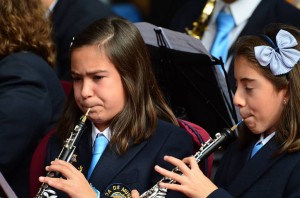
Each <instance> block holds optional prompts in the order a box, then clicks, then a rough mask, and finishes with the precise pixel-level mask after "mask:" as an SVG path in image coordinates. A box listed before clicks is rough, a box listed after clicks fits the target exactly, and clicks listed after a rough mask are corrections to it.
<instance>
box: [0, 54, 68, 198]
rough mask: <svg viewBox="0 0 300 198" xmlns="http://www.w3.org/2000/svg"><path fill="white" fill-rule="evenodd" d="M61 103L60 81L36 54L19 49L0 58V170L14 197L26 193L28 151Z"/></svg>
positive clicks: (52, 121)
mask: <svg viewBox="0 0 300 198" xmlns="http://www.w3.org/2000/svg"><path fill="white" fill-rule="evenodd" d="M64 104H65V94H64V91H63V88H62V86H61V84H60V81H59V79H58V78H57V75H56V74H55V71H54V70H53V68H51V67H50V65H49V64H48V63H47V62H46V61H45V60H44V59H42V58H41V57H40V56H37V55H36V54H33V53H31V52H20V53H14V54H11V55H9V56H6V57H4V58H3V59H2V60H0V125H1V128H0V145H1V149H0V171H1V172H2V174H3V175H4V177H5V179H6V180H7V182H8V183H9V185H10V186H11V187H12V189H13V190H14V191H15V193H16V195H17V196H18V197H28V196H29V186H28V183H29V166H30V160H31V155H32V153H33V151H34V149H35V147H36V146H37V144H38V141H39V140H40V139H41V138H42V137H43V136H44V135H45V134H46V133H47V132H49V131H50V130H51V129H52V128H54V126H55V124H56V122H57V121H58V120H59V118H60V115H61V113H62V110H63V106H64Z"/></svg>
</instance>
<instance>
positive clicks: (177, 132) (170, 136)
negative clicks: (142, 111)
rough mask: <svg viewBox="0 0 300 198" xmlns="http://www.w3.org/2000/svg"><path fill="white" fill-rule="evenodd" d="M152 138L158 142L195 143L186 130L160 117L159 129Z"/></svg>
mask: <svg viewBox="0 0 300 198" xmlns="http://www.w3.org/2000/svg"><path fill="white" fill-rule="evenodd" d="M152 139H153V140H154V141H157V142H159V141H162V142H166V141H167V142H181V143H183V144H190V145H193V141H192V137H191V136H190V135H189V133H188V132H187V131H186V130H184V129H183V128H180V127H179V126H176V125H174V124H172V123H169V122H166V121H163V120H160V119H159V120H158V122H157V129H156V131H155V133H154V135H153V137H152Z"/></svg>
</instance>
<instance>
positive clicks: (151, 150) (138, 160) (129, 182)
mask: <svg viewBox="0 0 300 198" xmlns="http://www.w3.org/2000/svg"><path fill="white" fill-rule="evenodd" d="M91 131H92V128H91V126H88V128H87V130H86V131H85V132H84V133H83V136H82V138H81V140H80V142H79V145H78V146H77V149H76V151H75V154H77V162H75V163H73V165H74V166H75V167H76V168H78V167H80V166H82V167H83V169H82V173H83V174H84V175H85V176H87V172H88V169H89V166H90V163H91V159H92V139H91ZM61 148H62V143H61V142H60V141H59V140H58V138H56V136H53V137H51V139H50V141H49V143H48V148H47V156H46V164H45V165H47V164H49V163H50V161H51V160H54V159H55V158H56V157H57V156H58V155H59V153H60V151H61ZM193 153H194V150H193V142H192V139H191V136H190V135H189V134H188V133H187V132H186V131H185V130H183V129H182V128H179V127H176V126H174V125H172V124H170V123H167V122H165V121H162V120H159V121H158V126H157V129H156V131H155V133H154V134H153V136H152V137H150V138H149V139H147V140H145V141H143V142H142V143H140V144H138V145H130V148H129V150H128V151H127V152H126V153H125V154H124V155H122V156H119V155H117V154H116V153H114V152H113V151H112V150H111V148H110V147H109V145H108V146H107V147H106V150H105V151H104V153H103V154H102V156H101V158H100V160H99V162H98V164H97V165H96V167H95V169H94V172H93V173H92V175H91V178H90V179H89V182H90V183H91V184H92V185H93V186H94V187H95V188H96V189H98V190H99V191H100V192H101V197H103V196H104V194H103V193H104V191H105V189H106V188H107V187H108V186H109V185H111V184H123V185H126V186H127V187H128V188H130V190H132V189H137V190H138V191H139V192H140V193H143V192H145V191H146V190H149V189H150V188H151V187H152V186H154V185H155V184H156V182H157V181H159V180H160V179H162V176H161V175H160V174H159V173H157V172H156V171H155V170H154V166H155V165H160V166H162V167H165V168H167V169H169V170H171V169H172V167H171V165H170V164H169V163H167V162H165V161H164V160H163V157H164V156H165V155H170V156H175V157H177V158H179V159H183V158H184V157H187V156H190V155H192V154H193ZM58 197H64V196H61V195H59V196H58ZM167 197H172V198H177V197H185V196H184V195H183V194H181V193H178V192H168V194H167Z"/></svg>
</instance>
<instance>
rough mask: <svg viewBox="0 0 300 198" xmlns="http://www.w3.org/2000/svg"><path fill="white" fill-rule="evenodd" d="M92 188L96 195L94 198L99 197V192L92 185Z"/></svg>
mask: <svg viewBox="0 0 300 198" xmlns="http://www.w3.org/2000/svg"><path fill="white" fill-rule="evenodd" d="M92 188H93V190H94V191H95V192H96V194H97V196H96V198H100V192H99V190H97V189H96V188H95V187H94V186H92Z"/></svg>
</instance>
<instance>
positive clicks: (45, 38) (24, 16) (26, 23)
mask: <svg viewBox="0 0 300 198" xmlns="http://www.w3.org/2000/svg"><path fill="white" fill-rule="evenodd" d="M0 5H1V6H0V59H2V58H3V57H5V56H7V55H9V54H11V53H15V52H20V51H31V52H34V53H36V54H38V55H40V56H42V57H43V58H44V59H45V60H46V61H47V62H48V63H49V64H50V65H52V66H53V65H54V63H55V47H54V44H53V42H52V33H51V31H52V30H51V23H50V21H49V20H48V19H47V18H46V16H45V13H46V12H45V9H44V7H43V6H42V3H41V0H28V1H24V0H0Z"/></svg>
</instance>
